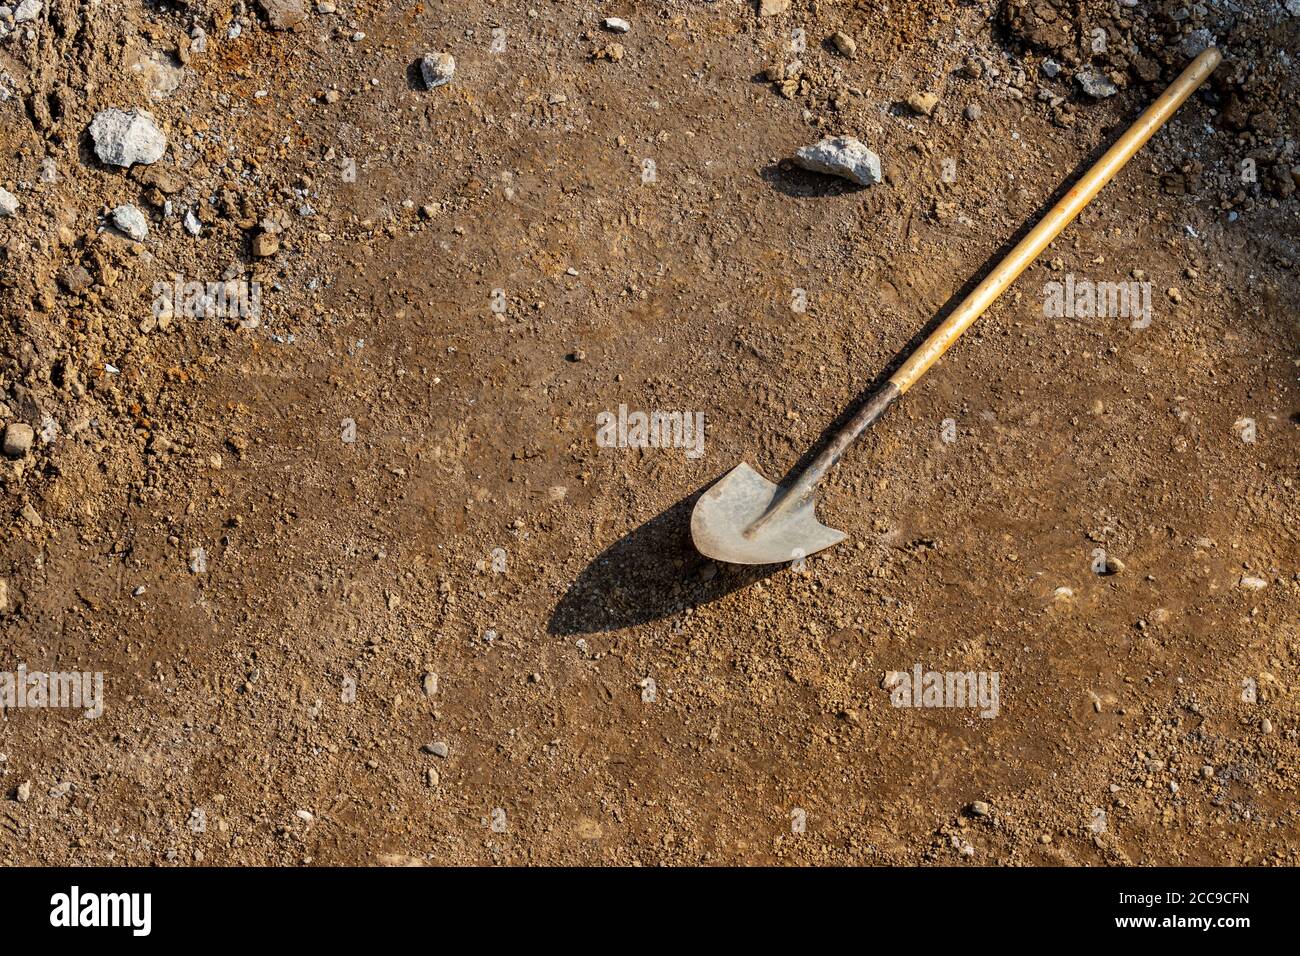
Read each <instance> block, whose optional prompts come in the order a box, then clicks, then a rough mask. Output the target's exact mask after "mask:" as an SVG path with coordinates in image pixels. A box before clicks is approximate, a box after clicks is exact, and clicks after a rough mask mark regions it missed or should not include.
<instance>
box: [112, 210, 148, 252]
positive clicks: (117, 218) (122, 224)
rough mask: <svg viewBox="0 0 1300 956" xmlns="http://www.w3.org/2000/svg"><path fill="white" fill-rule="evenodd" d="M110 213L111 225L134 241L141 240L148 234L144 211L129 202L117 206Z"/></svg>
mask: <svg viewBox="0 0 1300 956" xmlns="http://www.w3.org/2000/svg"><path fill="white" fill-rule="evenodd" d="M110 215H111V217H112V220H113V225H115V226H117V228H118V229H121V230H122V231H123V232H124V233H126V234H127V235H128V236H130V237H131V238H132V239H134V240H135V241H136V242H142V241H143V240H144V238H145V237H146V236H148V235H149V223H148V221H147V220H146V219H145V218H144V213H142V212H141V211H140V210H139V209H136V208H135V206H132V205H131V204H130V203H126V204H124V205H121V206H118V207H117V208H116V209H114V210H113V212H112V213H111V214H110Z"/></svg>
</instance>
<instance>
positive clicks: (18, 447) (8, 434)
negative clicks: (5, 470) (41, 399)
mask: <svg viewBox="0 0 1300 956" xmlns="http://www.w3.org/2000/svg"><path fill="white" fill-rule="evenodd" d="M35 437H36V432H35V431H34V430H33V429H32V426H31V425H28V424H26V423H25V422H10V423H9V425H8V426H7V427H6V428H5V437H4V453H5V454H6V455H8V456H9V457H10V458H21V457H23V455H25V454H27V453H28V452H29V451H31V448H32V440H33V439H34V438H35Z"/></svg>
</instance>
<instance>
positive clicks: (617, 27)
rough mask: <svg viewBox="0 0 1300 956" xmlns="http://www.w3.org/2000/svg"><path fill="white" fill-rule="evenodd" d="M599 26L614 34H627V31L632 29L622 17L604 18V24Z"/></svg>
mask: <svg viewBox="0 0 1300 956" xmlns="http://www.w3.org/2000/svg"><path fill="white" fill-rule="evenodd" d="M601 26H603V27H604V28H605V29H606V30H610V31H612V32H614V33H627V31H629V30H631V29H632V24H630V23H628V22H627V21H626V20H624V19H623V18H622V17H606V18H605V20H604V22H603V23H601Z"/></svg>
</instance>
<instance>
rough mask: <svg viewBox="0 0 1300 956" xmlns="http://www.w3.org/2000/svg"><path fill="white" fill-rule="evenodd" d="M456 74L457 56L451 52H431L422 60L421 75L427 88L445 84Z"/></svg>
mask: <svg viewBox="0 0 1300 956" xmlns="http://www.w3.org/2000/svg"><path fill="white" fill-rule="evenodd" d="M455 75H456V58H455V57H454V56H452V55H451V54H450V53H430V54H429V55H428V56H425V57H423V58H422V59H421V60H420V76H421V77H423V79H424V85H425V87H426V88H427V89H430V90H432V89H436V88H437V87H439V86H445V85H447V84H448V83H450V82H451V78H452V77H453V76H455Z"/></svg>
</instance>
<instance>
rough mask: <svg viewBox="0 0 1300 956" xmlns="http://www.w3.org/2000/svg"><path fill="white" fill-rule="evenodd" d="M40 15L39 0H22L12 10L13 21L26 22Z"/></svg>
mask: <svg viewBox="0 0 1300 956" xmlns="http://www.w3.org/2000/svg"><path fill="white" fill-rule="evenodd" d="M40 15H41V0H23V2H22V3H20V4H18V7H17V9H15V10H14V22H15V23H26V22H27V21H28V20H35V19H36V18H37V17H38V16H40Z"/></svg>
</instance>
